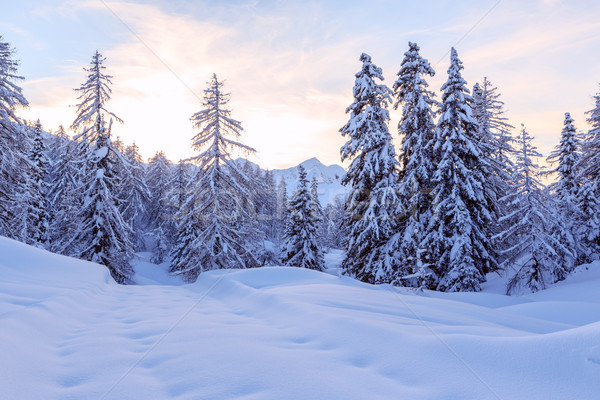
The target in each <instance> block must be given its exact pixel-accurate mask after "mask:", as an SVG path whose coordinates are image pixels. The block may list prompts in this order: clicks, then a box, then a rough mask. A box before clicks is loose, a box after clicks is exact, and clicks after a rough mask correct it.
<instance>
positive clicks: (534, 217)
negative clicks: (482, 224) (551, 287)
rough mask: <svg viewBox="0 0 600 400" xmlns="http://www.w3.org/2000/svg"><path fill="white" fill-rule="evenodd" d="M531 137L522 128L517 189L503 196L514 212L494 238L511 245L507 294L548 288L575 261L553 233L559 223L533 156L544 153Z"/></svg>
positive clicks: (506, 252) (507, 253)
mask: <svg viewBox="0 0 600 400" xmlns="http://www.w3.org/2000/svg"><path fill="white" fill-rule="evenodd" d="M532 140H533V138H532V137H531V136H530V135H529V133H528V132H527V130H526V129H525V127H522V130H521V135H520V137H519V144H520V146H521V149H520V151H519V152H518V153H517V162H516V166H515V173H514V175H513V182H514V187H515V188H516V191H514V192H512V193H509V194H508V195H507V196H505V197H503V198H502V201H503V202H505V203H507V204H508V206H509V208H510V209H511V210H512V212H511V213H510V214H508V215H506V216H505V217H503V219H505V220H506V221H507V222H508V224H507V228H506V229H505V230H503V231H502V232H500V233H499V234H498V235H496V237H495V239H497V240H500V241H507V240H509V241H510V243H511V244H512V246H510V247H507V248H506V249H504V250H503V253H504V255H505V259H504V262H503V265H502V267H503V268H504V269H506V270H507V271H508V270H512V269H514V270H515V271H516V273H514V275H513V276H512V277H511V278H510V280H509V283H508V285H507V288H506V291H507V294H511V293H518V292H520V291H521V290H528V291H532V292H536V291H538V290H542V289H545V288H546V286H547V285H548V284H551V283H554V282H556V281H557V280H559V279H561V277H564V275H565V273H566V271H565V268H566V266H568V265H572V262H573V260H574V256H573V254H572V253H571V252H570V251H569V249H568V248H567V247H566V246H564V245H563V244H562V243H561V241H560V240H557V239H556V237H555V236H554V235H553V232H554V230H555V226H556V224H557V222H556V221H555V219H554V216H553V215H552V210H551V209H550V208H549V207H548V203H549V200H548V198H547V197H546V195H545V193H544V186H543V185H542V184H541V183H540V182H539V180H538V176H539V170H540V167H539V166H538V165H537V164H535V163H534V162H533V160H532V157H541V154H539V153H538V152H537V151H536V148H535V147H534V146H533V145H532V144H531V142H532ZM515 238H516V240H514V239H515ZM513 243H514V244H513Z"/></svg>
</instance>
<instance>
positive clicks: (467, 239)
mask: <svg viewBox="0 0 600 400" xmlns="http://www.w3.org/2000/svg"><path fill="white" fill-rule="evenodd" d="M462 69H463V66H462V62H461V61H460V59H459V58H458V54H457V52H456V50H455V49H454V48H452V50H451V63H450V68H449V69H448V80H447V81H446V83H444V85H443V86H442V91H443V94H442V106H441V110H440V114H441V115H440V118H439V120H438V124H437V128H436V132H435V135H436V136H435V140H434V144H433V151H434V152H436V153H437V154H439V156H437V157H439V160H440V162H439V164H438V165H437V169H436V171H435V173H434V176H433V183H434V185H435V187H434V189H433V195H434V198H433V207H434V208H433V210H434V213H433V215H432V216H431V219H430V221H429V224H428V227H427V231H426V234H425V235H424V239H423V243H422V245H421V248H422V249H424V253H423V254H424V261H425V263H424V265H423V269H424V271H422V272H420V276H427V274H429V278H428V279H426V280H425V282H424V286H426V287H428V288H431V289H436V290H441V291H451V292H453V291H478V290H480V288H481V287H480V284H481V283H482V282H484V281H485V274H486V273H488V272H490V271H494V270H496V269H497V268H498V266H497V262H496V253H495V250H494V248H493V247H492V243H491V240H490V238H489V237H487V236H486V233H487V227H488V226H489V225H490V224H491V223H493V221H492V217H491V214H490V211H489V204H488V202H487V200H486V196H485V193H484V190H485V187H486V182H485V179H486V177H487V176H488V175H489V168H488V165H486V164H485V159H484V155H483V154H482V153H483V151H482V148H481V145H480V142H479V141H478V137H479V134H478V132H479V125H478V124H477V121H475V119H474V118H473V117H472V112H471V106H470V104H471V101H472V99H471V96H470V95H469V94H468V93H469V92H468V89H467V88H466V87H465V86H466V82H465V80H464V79H463V78H462V75H461V72H460V71H461V70H462Z"/></svg>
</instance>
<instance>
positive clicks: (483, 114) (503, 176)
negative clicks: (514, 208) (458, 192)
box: [472, 77, 514, 236]
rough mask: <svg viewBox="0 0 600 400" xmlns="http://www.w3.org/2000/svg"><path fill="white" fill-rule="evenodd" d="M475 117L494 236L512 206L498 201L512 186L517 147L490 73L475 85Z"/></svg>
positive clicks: (489, 230)
mask: <svg viewBox="0 0 600 400" xmlns="http://www.w3.org/2000/svg"><path fill="white" fill-rule="evenodd" d="M472 108H473V117H474V118H475V120H476V121H477V123H478V124H479V138H478V139H479V142H480V148H481V150H482V156H483V157H484V159H485V161H486V163H487V165H488V171H489V174H488V175H487V176H486V181H485V192H484V193H485V196H486V199H487V202H488V206H489V211H490V213H491V215H492V224H490V225H489V226H488V227H487V233H486V235H487V236H494V235H496V234H498V233H499V232H500V231H502V230H503V229H504V227H502V226H500V222H499V221H500V220H501V218H502V217H503V216H504V215H506V214H508V213H509V212H510V210H507V209H506V207H505V206H504V205H503V204H502V202H500V201H499V199H500V198H501V197H503V196H506V195H507V194H508V193H509V192H510V191H512V190H513V188H512V187H511V186H510V182H511V179H510V177H511V176H512V173H513V169H514V165H513V161H512V160H513V158H514V148H513V146H512V143H513V141H514V139H513V137H512V133H511V132H512V130H513V129H514V127H513V126H512V125H510V124H509V123H508V118H507V117H506V116H505V115H504V102H502V100H500V93H499V92H498V88H497V87H495V86H494V85H493V84H492V83H491V82H490V81H489V80H488V79H487V77H484V78H483V82H482V84H481V85H480V84H479V83H476V84H475V85H474V86H473V103H472Z"/></svg>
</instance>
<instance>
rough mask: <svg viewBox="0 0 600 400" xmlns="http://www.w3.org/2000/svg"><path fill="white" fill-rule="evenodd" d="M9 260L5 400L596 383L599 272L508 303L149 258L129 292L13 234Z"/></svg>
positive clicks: (415, 394) (345, 394) (519, 390)
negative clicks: (192, 273)
mask: <svg viewBox="0 0 600 400" xmlns="http://www.w3.org/2000/svg"><path fill="white" fill-rule="evenodd" d="M0 254H2V257H1V258H0V276H2V278H1V280H0V398H1V399H42V398H43V399H144V400H146V399H215V400H216V399H245V400H249V399H254V400H258V399H292V400H294V399H440V400H441V399H461V400H462V399H503V400H504V399H507V400H508V399H528V400H530V399H544V400H546V399H593V398H596V397H597V394H598V393H599V390H600V379H598V377H599V376H600V322H598V321H600V295H599V294H598V290H597V288H598V285H599V284H600V268H599V267H600V265H591V266H590V267H589V269H587V270H586V269H585V268H581V269H580V271H578V272H577V273H576V274H574V275H573V276H572V277H570V278H569V279H568V280H567V281H566V282H563V283H561V284H559V285H556V286H555V287H552V288H550V289H548V290H546V291H544V292H540V293H538V294H534V295H528V296H523V297H506V296H503V295H500V294H494V293H453V294H445V293H432V292H424V293H415V292H413V291H409V290H405V289H400V288H393V287H390V286H387V285H382V286H371V285H367V284H363V283H360V282H356V281H354V280H351V279H349V278H346V277H341V278H339V277H337V276H334V275H332V274H325V273H320V272H315V271H310V270H303V269H297V268H283V267H265V268H260V269H253V270H226V271H213V272H208V273H204V274H202V275H200V277H199V279H198V281H197V282H196V283H194V284H190V285H181V283H180V282H178V281H177V280H175V279H174V278H167V277H166V275H164V272H157V271H159V270H160V268H161V267H157V266H153V265H150V264H148V263H144V262H143V261H138V262H137V265H136V269H137V271H138V275H136V277H135V279H136V280H137V282H138V283H140V285H136V286H121V285H117V284H116V283H114V281H112V279H111V278H110V275H109V274H108V271H107V270H106V269H105V268H103V267H101V266H98V265H95V264H92V263H88V262H84V261H79V260H74V259H70V258H66V257H62V256H57V255H53V254H50V253H47V252H44V251H41V250H38V249H34V248H32V247H29V246H26V245H24V244H21V243H17V242H14V241H11V240H8V239H5V238H0ZM337 258H338V257H336V255H335V254H334V255H333V256H330V258H329V259H330V263H332V262H334V261H335V260H336V259H337ZM142 283H143V284H145V285H142Z"/></svg>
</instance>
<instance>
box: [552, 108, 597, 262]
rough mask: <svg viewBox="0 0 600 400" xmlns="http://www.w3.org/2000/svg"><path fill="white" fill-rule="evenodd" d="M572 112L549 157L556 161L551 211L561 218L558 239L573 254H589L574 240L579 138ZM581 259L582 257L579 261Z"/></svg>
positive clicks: (576, 213)
mask: <svg viewBox="0 0 600 400" xmlns="http://www.w3.org/2000/svg"><path fill="white" fill-rule="evenodd" d="M573 122H574V121H573V118H571V114H569V113H565V121H564V127H563V130H562V134H561V139H560V144H559V145H558V146H557V147H556V148H555V150H554V151H553V152H552V153H551V154H550V156H549V157H548V162H550V163H557V164H558V165H557V167H556V168H555V169H554V170H552V171H550V173H558V178H559V179H558V182H556V183H554V184H552V185H550V189H551V190H552V192H553V195H554V196H553V197H554V200H555V201H556V202H557V203H556V205H555V207H554V210H553V211H554V214H555V215H556V218H557V219H558V220H559V221H560V223H559V224H555V230H554V232H553V235H554V237H555V238H556V239H557V240H559V241H560V242H561V243H562V244H563V245H564V246H565V247H566V248H567V249H569V251H570V252H571V253H573V254H579V253H581V254H588V253H589V252H588V250H587V249H584V248H582V245H583V244H584V243H583V242H581V241H580V242H577V241H576V239H575V237H574V232H575V231H576V230H578V229H577V227H576V226H575V225H576V224H577V223H578V222H579V221H577V215H578V212H577V203H578V198H577V196H578V194H579V180H580V177H579V173H578V171H577V167H578V165H579V148H580V143H579V138H578V137H577V130H576V129H575V126H573ZM581 261H583V259H582V260H581Z"/></svg>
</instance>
